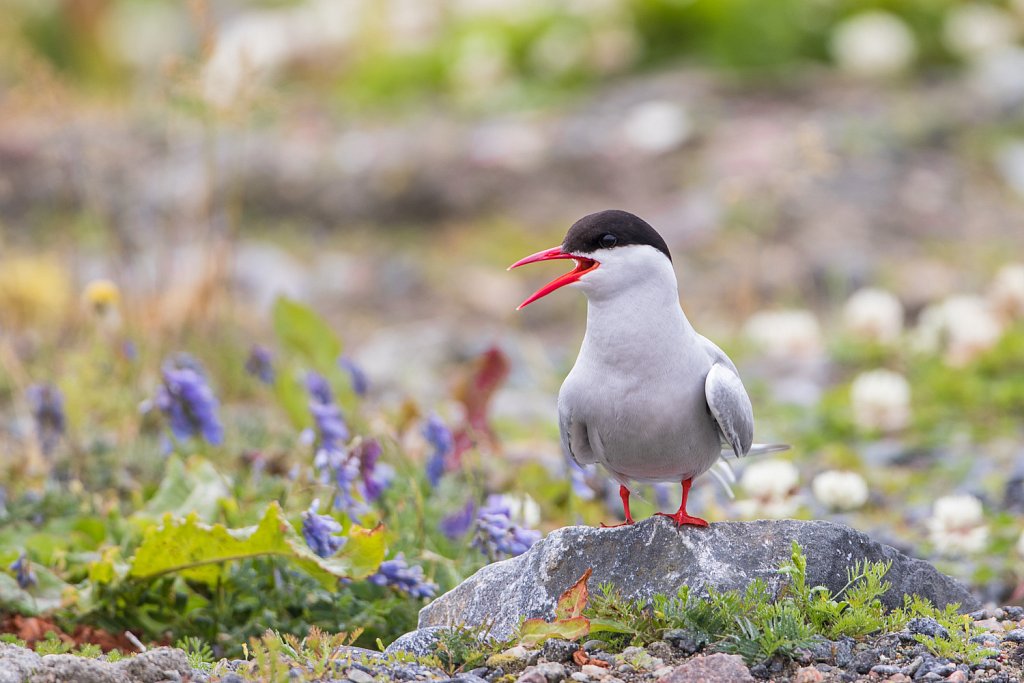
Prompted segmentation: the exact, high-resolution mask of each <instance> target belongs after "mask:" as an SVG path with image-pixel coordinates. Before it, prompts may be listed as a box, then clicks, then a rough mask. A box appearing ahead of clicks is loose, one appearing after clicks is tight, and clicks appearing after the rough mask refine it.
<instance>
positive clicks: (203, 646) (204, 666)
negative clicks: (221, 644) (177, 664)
mask: <svg viewBox="0 0 1024 683" xmlns="http://www.w3.org/2000/svg"><path fill="white" fill-rule="evenodd" d="M174 647H176V648H178V649H180V650H184V651H185V654H186V655H187V656H188V664H189V666H191V667H192V668H193V669H196V670H199V671H209V670H210V668H211V666H212V665H213V663H214V662H215V661H217V660H216V658H215V657H214V656H213V649H212V648H211V647H210V644H209V643H207V642H205V641H203V640H202V639H201V638H197V637H196V636H185V637H184V638H181V639H179V640H178V641H177V642H176V643H174Z"/></svg>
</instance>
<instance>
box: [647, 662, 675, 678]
mask: <svg viewBox="0 0 1024 683" xmlns="http://www.w3.org/2000/svg"><path fill="white" fill-rule="evenodd" d="M672 668H673V667H671V666H669V665H667V664H666V665H663V666H660V667H658V668H657V669H655V670H654V671H652V672H651V675H652V676H655V677H657V678H661V677H662V676H668V675H669V674H670V673H672Z"/></svg>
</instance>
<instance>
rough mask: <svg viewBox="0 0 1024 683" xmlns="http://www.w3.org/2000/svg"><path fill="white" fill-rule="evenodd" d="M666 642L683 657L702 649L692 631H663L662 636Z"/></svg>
mask: <svg viewBox="0 0 1024 683" xmlns="http://www.w3.org/2000/svg"><path fill="white" fill-rule="evenodd" d="M663 638H664V639H665V641H666V642H668V644H669V645H671V646H672V647H674V648H675V649H677V650H679V651H680V652H682V653H683V654H684V655H692V654H694V653H696V652H699V651H700V650H701V648H702V643H701V639H700V638H699V637H698V636H697V634H695V633H693V632H692V631H687V630H686V629H682V628H674V629H670V630H668V631H665V635H664V636H663Z"/></svg>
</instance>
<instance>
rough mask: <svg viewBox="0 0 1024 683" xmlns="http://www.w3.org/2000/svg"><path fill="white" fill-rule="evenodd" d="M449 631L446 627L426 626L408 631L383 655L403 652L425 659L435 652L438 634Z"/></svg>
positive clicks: (386, 649)
mask: <svg viewBox="0 0 1024 683" xmlns="http://www.w3.org/2000/svg"><path fill="white" fill-rule="evenodd" d="M447 630H450V629H449V628H448V627H446V626H428V627H426V628H419V629H417V630H415V631H410V632H409V633H406V634H405V635H403V636H399V637H398V638H396V639H395V642H393V643H391V644H390V645H388V646H387V648H385V649H384V654H385V655H393V654H395V653H397V652H405V653H407V654H410V655H413V656H414V657H425V656H427V655H432V654H435V653H436V652H437V643H438V640H439V639H440V634H441V633H443V632H444V631H447Z"/></svg>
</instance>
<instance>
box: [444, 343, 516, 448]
mask: <svg viewBox="0 0 1024 683" xmlns="http://www.w3.org/2000/svg"><path fill="white" fill-rule="evenodd" d="M508 373H509V362H508V357H507V356H506V355H505V354H504V353H503V352H502V350H501V349H499V348H498V347H497V346H492V347H491V348H489V349H487V351H485V352H484V354H483V355H482V356H480V357H479V358H477V359H476V361H475V362H474V364H473V368H472V370H470V373H469V376H468V377H466V378H465V379H463V381H462V382H461V383H460V384H459V386H458V387H456V390H455V396H456V398H457V399H458V400H459V402H461V403H462V405H463V406H465V408H466V424H465V425H463V426H462V427H461V428H459V429H457V430H456V431H455V452H454V456H453V457H454V459H455V464H456V465H457V464H458V460H459V458H460V457H461V455H462V454H463V453H464V452H465V451H467V450H468V449H470V448H472V447H473V445H474V444H475V443H476V442H477V441H478V440H479V439H486V440H487V441H489V442H490V443H491V445H492V446H493V445H494V444H495V437H494V431H493V430H492V429H491V427H490V425H489V424H488V422H487V414H488V412H489V410H490V404H491V399H492V398H493V397H494V393H495V392H496V391H497V390H498V388H499V387H500V386H501V385H502V384H503V383H504V382H505V379H506V378H508Z"/></svg>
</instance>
